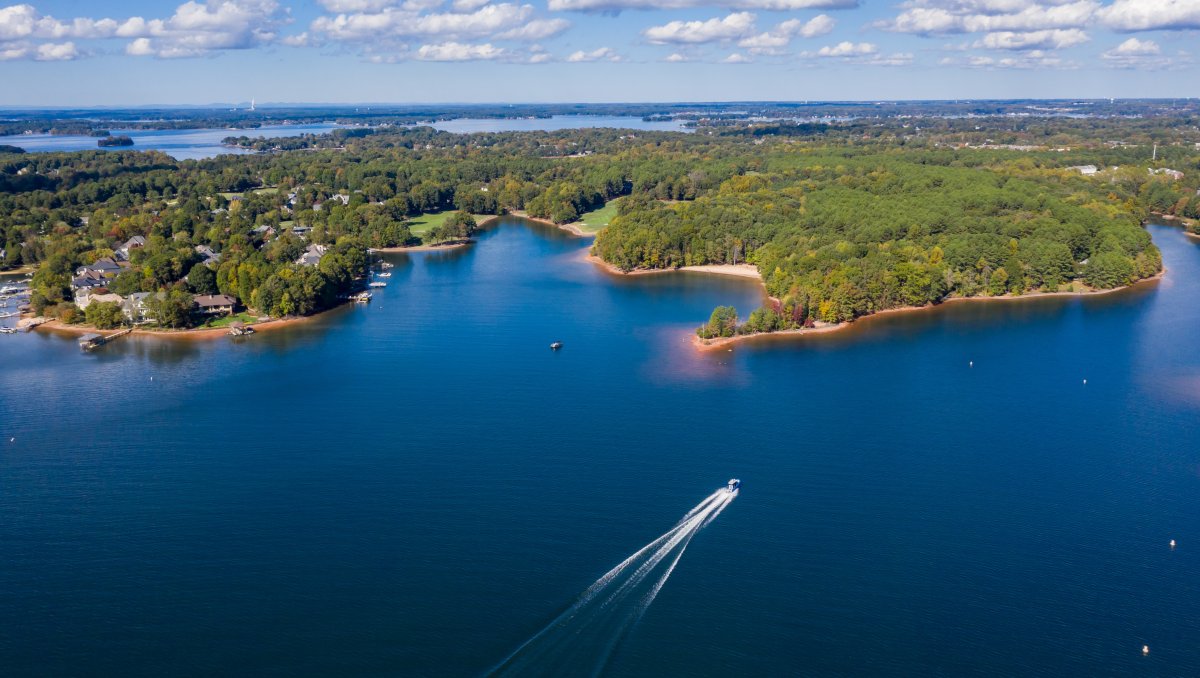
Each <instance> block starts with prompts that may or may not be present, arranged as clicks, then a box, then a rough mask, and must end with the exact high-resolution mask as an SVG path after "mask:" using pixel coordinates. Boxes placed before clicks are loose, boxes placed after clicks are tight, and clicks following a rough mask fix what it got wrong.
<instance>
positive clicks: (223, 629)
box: [0, 221, 1200, 676]
mask: <svg viewBox="0 0 1200 678" xmlns="http://www.w3.org/2000/svg"><path fill="white" fill-rule="evenodd" d="M1150 230H1151V232H1152V234H1153V236H1154V238H1155V240H1156V242H1157V243H1158V244H1159V246H1160V247H1161V248H1162V249H1163V252H1164V258H1165V260H1166V264H1167V266H1168V267H1169V269H1170V272H1169V274H1168V275H1167V276H1166V278H1165V279H1164V280H1162V281H1161V282H1159V283H1152V284H1146V285H1142V286H1139V287H1137V288H1136V289H1134V290H1130V291H1125V292H1121V293H1117V294H1113V295H1107V296H1099V297H1089V298H1055V299H1043V300H1036V301H1023V302H994V303H962V304H951V305H947V306H943V307H941V308H939V309H937V310H934V311H930V312H922V313H911V314H897V315H889V316H883V317H879V318H876V319H871V320H868V321H864V322H861V323H859V324H858V326H856V327H855V328H854V329H853V330H852V331H849V332H845V333H841V334H834V335H825V336H814V337H806V338H801V339H799V340H797V339H794V338H793V339H790V340H779V339H772V340H769V341H764V342H758V343H753V344H744V345H740V346H738V347H736V348H735V349H734V350H733V351H731V352H726V351H721V352H714V353H708V354H697V353H696V352H694V351H693V350H692V349H691V347H690V346H689V344H688V343H687V342H688V337H687V332H688V330H689V329H690V328H691V327H692V326H694V325H696V324H698V323H699V322H700V321H701V320H703V319H704V318H705V317H707V315H708V313H709V311H710V310H711V309H712V307H713V306H715V305H717V304H734V305H736V306H737V307H738V308H739V309H740V310H741V311H742V312H743V314H745V313H746V312H748V311H749V310H750V309H751V308H752V307H753V306H755V305H757V304H758V303H759V301H760V298H761V297H760V294H761V293H760V291H759V290H758V288H757V287H756V286H755V285H754V284H753V283H752V282H750V281H746V280H738V279H728V278H718V277H714V276H706V275H703V274H690V273H677V274H667V275H661V276H639V277H631V278H614V277H611V276H608V275H606V274H604V273H602V272H600V271H598V270H597V269H595V268H594V267H592V266H591V265H590V264H587V263H585V262H583V261H580V255H581V254H582V253H583V251H584V248H585V247H586V241H583V240H578V239H574V238H572V237H569V236H567V235H566V234H564V233H561V232H560V231H557V230H551V229H546V228H543V227H539V226H536V225H531V224H526V223H523V222H516V221H506V222H505V223H504V224H503V225H502V226H500V227H499V228H496V229H492V230H489V231H487V232H486V233H484V234H483V236H482V237H481V238H480V242H478V243H477V244H476V245H474V246H473V247H470V248H468V249H462V250H456V251H448V252H430V253H414V254H411V255H391V256H392V259H391V260H392V261H393V262H395V264H396V268H395V269H394V275H393V276H392V277H391V278H390V281H389V285H388V287H387V288H386V289H383V290H380V291H379V293H378V294H377V295H376V298H375V300H374V302H372V303H371V304H370V305H368V306H358V307H347V308H342V309H339V310H337V311H334V312H331V313H329V314H326V315H323V316H320V317H318V318H316V319H314V320H313V321H312V322H309V323H306V324H302V325H297V326H295V327H293V328H290V329H287V330H282V331H278V332H271V333H260V334H259V335H257V336H254V337H251V338H249V339H247V340H237V341H235V340H232V339H228V338H221V339H217V340H210V341H186V342H172V341H165V340H155V339H153V338H124V339H120V340H117V341H116V342H114V343H113V344H111V345H109V346H106V347H105V348H103V349H102V350H100V351H98V352H96V353H94V354H83V353H81V352H80V351H79V349H78V348H77V347H76V345H75V342H74V341H73V340H71V339H70V338H66V337H61V336H55V335H49V334H40V333H35V334H27V335H26V334H23V335H16V336H0V436H2V438H0V440H2V441H3V442H2V443H0V444H2V447H0V516H2V517H3V518H2V519H0V628H3V629H4V630H5V631H4V633H3V634H0V667H4V673H5V674H6V675H63V674H71V675H93V674H94V675H102V674H103V675H113V674H118V675H146V676H158V675H167V674H170V675H180V674H182V675H214V674H224V673H231V672H232V673H240V674H247V675H262V674H272V675H287V676H296V675H312V676H324V675H331V674H338V675H362V674H377V675H378V674H386V675H417V676H459V675H476V674H478V673H480V672H481V671H483V670H485V669H487V668H488V667H489V666H492V665H493V664H494V663H495V662H497V661H499V660H500V659H501V658H503V657H504V656H505V655H507V654H508V653H509V652H510V651H512V650H513V649H514V648H516V647H517V646H518V645H519V644H521V643H522V642H524V641H525V640H526V639H528V638H529V637H530V636H532V635H533V634H534V633H535V632H536V631H537V630H538V629H540V628H542V627H543V626H544V625H546V624H547V623H548V622H549V621H550V620H551V619H553V618H554V617H555V616H556V615H557V614H559V613H560V612H562V611H563V610H565V609H567V607H568V606H569V605H571V603H572V602H573V601H574V600H575V598H576V596H577V595H578V594H579V593H580V592H581V591H583V590H584V589H585V588H586V587H587V586H588V585H589V584H590V583H591V582H593V581H594V580H595V579H596V578H597V577H599V576H600V575H601V574H602V573H604V572H605V571H606V570H608V569H609V568H611V567H612V566H613V565H615V564H616V563H618V562H619V561H621V560H622V559H623V558H625V557H626V556H627V555H629V554H630V553H632V552H633V551H634V550H635V549H637V548H638V547H640V546H642V545H643V544H646V543H647V542H649V541H650V540H651V539H653V538H655V537H656V536H658V535H660V534H662V533H663V532H664V531H666V530H667V529H668V528H669V527H670V526H671V525H672V524H674V523H675V521H676V520H678V519H679V518H680V517H681V516H682V515H683V514H684V512H685V511H687V510H688V509H689V508H691V507H693V506H695V505H696V504H697V502H699V501H700V500H701V499H702V498H703V497H705V496H706V495H708V494H709V493H711V492H712V491H713V490H714V489H715V488H717V487H718V486H720V485H721V484H723V483H724V482H725V480H726V479H728V478H730V477H739V478H741V479H742V481H743V488H742V490H741V494H740V496H739V497H737V499H736V501H733V502H732V503H731V504H730V505H729V506H728V507H727V508H726V509H725V511H724V513H722V514H721V515H720V516H719V518H717V519H716V520H715V521H714V522H712V523H711V524H710V525H709V526H708V527H707V528H705V529H704V530H703V531H701V532H699V533H698V534H697V535H696V536H695V538H694V540H693V541H692V542H691V545H690V547H689V548H688V550H687V552H686V554H684V555H683V557H682V558H681V560H680V561H679V563H678V567H677V568H676V570H675V572H674V574H673V575H672V577H671V579H670V580H669V581H668V582H667V583H666V585H665V586H664V587H663V588H662V590H661V592H660V593H659V595H658V597H657V599H656V600H655V601H654V602H653V604H652V605H651V606H650V607H649V608H648V610H647V611H646V614H645V616H644V617H643V618H642V619H641V622H640V624H638V625H636V626H634V627H633V628H632V629H631V630H629V631H628V633H627V634H626V635H624V636H623V637H621V638H613V639H607V638H597V639H595V640H596V642H601V643H605V644H608V643H610V642H615V651H614V653H613V655H612V657H611V661H610V663H609V664H607V673H608V674H609V675H617V676H661V675H729V674H734V675H791V674H800V675H864V674H866V675H881V674H890V675H946V676H962V675H996V676H1011V675H1034V674H1038V675H1047V676H1061V675H1112V674H1115V675H1129V674H1145V675H1174V676H1186V675H1198V674H1200V642H1197V639H1198V638H1200V577H1197V571H1198V569H1197V568H1198V566H1200V525H1198V523H1197V520H1196V516H1197V515H1198V514H1200V416H1198V415H1200V352H1198V351H1197V350H1196V342H1195V338H1196V336H1197V333H1198V331H1200V304H1197V303H1196V299H1197V298H1200V245H1197V243H1195V242H1193V241H1190V240H1188V239H1187V238H1186V237H1185V236H1184V235H1183V233H1182V232H1181V231H1179V230H1177V229H1172V228H1168V227H1163V226H1151V227H1150ZM554 340H561V341H562V342H564V347H563V348H562V350H561V351H558V352H552V351H551V350H549V348H548V344H549V343H550V342H551V341H554ZM972 361H973V363H974V366H973V367H971V366H970V363H971V362H972ZM1085 379H1086V380H1087V383H1086V384H1084V380H1085ZM10 439H12V440H10ZM1171 539H1176V540H1177V541H1178V547H1177V548H1175V549H1171V548H1170V547H1169V546H1168V542H1169V541H1170V540H1171ZM618 641H619V642H618ZM1144 644H1148V645H1149V646H1150V648H1151V652H1150V654H1149V656H1142V652H1141V648H1142V645H1144ZM573 668H575V669H578V670H579V671H580V672H587V671H590V669H592V668H593V664H591V663H590V660H587V661H584V660H582V659H581V660H580V663H579V664H578V665H576V666H574V667H573Z"/></svg>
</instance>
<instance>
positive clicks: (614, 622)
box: [485, 480, 740, 676]
mask: <svg viewBox="0 0 1200 678" xmlns="http://www.w3.org/2000/svg"><path fill="white" fill-rule="evenodd" d="M739 486H740V483H739V482H738V481H736V480H731V481H729V485H728V486H727V487H722V488H721V489H719V490H717V491H716V492H713V493H712V494H710V495H708V496H707V497H705V498H704V501H702V502H700V503H699V504H697V505H696V507H695V508H693V509H692V510H690V511H688V512H687V513H686V514H685V515H684V516H683V518H682V519H681V520H680V521H679V522H678V523H676V524H675V526H674V527H672V528H671V529H670V530H667V532H666V533H664V534H663V535H661V536H659V537H658V538H657V539H655V540H654V541H652V542H650V543H649V544H646V545H645V546H643V547H642V548H640V549H638V550H637V551H636V552H634V553H633V555H631V556H629V557H628V558H626V559H625V560H623V561H621V562H620V563H619V564H618V565H617V566H616V567H614V568H613V569H611V570H609V571H608V572H606V573H604V576H602V577H600V578H599V579H597V580H596V581H595V583H593V584H592V585H591V586H589V587H588V588H587V590H585V591H584V592H583V593H581V594H580V595H579V598H578V600H576V601H575V603H574V604H573V605H571V607H569V608H567V609H566V610H565V611H564V612H563V613H562V614H560V615H558V616H557V617H555V618H554V620H553V621H551V622H550V623H549V624H547V625H546V626H545V628H543V629H542V630H541V631H538V632H537V633H535V634H534V635H533V636H532V637H531V638H529V640H526V641H525V642H524V643H522V644H521V645H520V646H518V647H517V649H516V650H513V652H512V653H511V654H509V655H508V656H507V657H505V658H504V660H503V661H501V662H500V663H499V664H497V665H496V666H494V667H493V668H492V669H490V670H489V671H488V672H487V673H486V674H485V675H489V676H542V675H544V676H581V675H591V676H596V675H599V674H600V673H601V672H603V670H604V667H605V666H606V665H607V664H608V661H609V659H610V658H611V657H612V656H613V654H614V653H615V652H616V650H617V648H618V647H619V645H620V643H621V641H622V640H623V639H624V638H625V636H626V635H627V634H628V633H629V631H630V630H632V629H633V627H634V626H636V625H637V623H638V621H639V620H641V618H642V615H644V614H645V613H646V610H647V609H648V608H649V607H650V604H651V603H653V602H654V598H655V597H656V596H657V595H658V592H659V591H660V590H662V587H663V585H664V584H666V583H667V579H668V578H670V576H671V573H672V572H674V571H675V566H676V565H678V564H679V559H680V558H682V557H683V552H684V551H686V550H687V547H688V544H690V543H691V541H692V538H693V537H695V536H696V533H698V532H699V531H700V530H702V529H704V527H705V526H707V525H708V524H709V523H711V522H712V521H713V520H714V519H716V517H717V516H718V515H720V514H721V512H722V511H724V510H725V507H726V506H728V505H729V503H730V502H732V501H733V500H734V499H735V498H736V497H737V495H738V488H739Z"/></svg>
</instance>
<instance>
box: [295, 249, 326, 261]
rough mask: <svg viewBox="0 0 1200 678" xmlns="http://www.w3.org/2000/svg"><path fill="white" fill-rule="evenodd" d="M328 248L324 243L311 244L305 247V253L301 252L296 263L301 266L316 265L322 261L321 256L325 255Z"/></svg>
mask: <svg viewBox="0 0 1200 678" xmlns="http://www.w3.org/2000/svg"><path fill="white" fill-rule="evenodd" d="M326 249H327V248H326V247H325V246H324V245H309V246H308V247H306V248H305V249H304V254H301V255H300V258H299V259H297V260H296V263H297V264H300V265H301V266H316V265H317V264H319V263H321V257H323V256H325V250H326Z"/></svg>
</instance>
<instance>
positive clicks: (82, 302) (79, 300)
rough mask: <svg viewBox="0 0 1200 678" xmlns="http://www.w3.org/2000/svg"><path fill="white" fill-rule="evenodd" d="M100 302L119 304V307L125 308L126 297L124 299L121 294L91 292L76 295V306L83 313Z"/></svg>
mask: <svg viewBox="0 0 1200 678" xmlns="http://www.w3.org/2000/svg"><path fill="white" fill-rule="evenodd" d="M100 302H107V303H110V304H117V305H118V306H121V307H124V306H125V297H122V296H121V295H119V294H112V293H108V292H105V293H101V294H92V291H91V290H80V291H79V292H76V293H75V305H76V306H78V307H79V310H81V311H82V310H83V309H85V308H87V307H88V306H90V305H92V304H95V303H100Z"/></svg>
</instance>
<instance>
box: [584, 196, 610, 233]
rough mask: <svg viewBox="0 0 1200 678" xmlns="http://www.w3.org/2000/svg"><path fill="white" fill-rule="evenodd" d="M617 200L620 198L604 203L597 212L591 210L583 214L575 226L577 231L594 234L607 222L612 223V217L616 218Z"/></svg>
mask: <svg viewBox="0 0 1200 678" xmlns="http://www.w3.org/2000/svg"><path fill="white" fill-rule="evenodd" d="M618 200H620V198H617V199H615V200H609V201H608V202H606V203H604V207H601V208H600V209H598V210H592V211H591V212H585V213H584V214H582V215H581V216H580V217H579V223H577V224H575V225H576V226H579V230H581V231H586V232H588V233H595V232H596V231H599V230H600V229H602V228H604V227H605V226H607V225H608V222H610V221H612V219H613V217H615V216H617V201H618Z"/></svg>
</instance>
